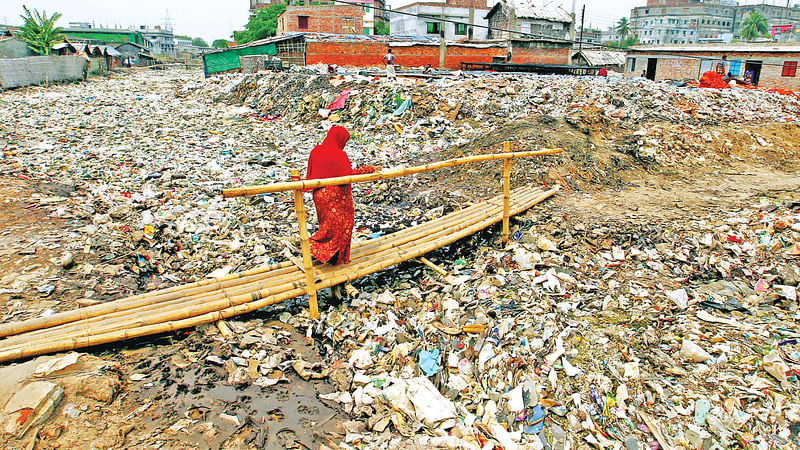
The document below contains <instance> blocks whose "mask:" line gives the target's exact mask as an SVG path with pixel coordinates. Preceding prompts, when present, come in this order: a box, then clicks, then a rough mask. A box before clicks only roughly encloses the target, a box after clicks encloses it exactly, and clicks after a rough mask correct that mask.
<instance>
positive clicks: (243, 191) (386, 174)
mask: <svg viewBox="0 0 800 450" xmlns="http://www.w3.org/2000/svg"><path fill="white" fill-rule="evenodd" d="M561 152H563V150H562V149H560V148H554V149H548V150H535V151H529V152H516V153H495V154H491V155H476V156H467V157H464V158H457V159H449V160H446V161H439V162H435V163H430V164H425V165H422V166H415V167H405V168H399V169H390V170H382V171H380V172H373V173H368V174H364V175H349V176H344V177H335V178H320V179H315V180H298V181H290V182H283V183H273V184H267V185H263V186H247V187H241V188H232V189H223V190H222V197H223V198H231V197H242V196H248V195H259V194H268V193H272V192H285V191H294V190H297V189H317V188H321V187H325V186H336V185H340V184H352V183H364V182H368V181H377V180H388V179H390V178H397V177H402V176H406V175H413V174H415V173H423V172H430V171H432V170H437V169H443V168H445V167H453V166H458V165H463V164H470V163H474V162H482V161H497V160H500V159H508V158H524V157H529V156H543V155H555V154H557V153H561Z"/></svg>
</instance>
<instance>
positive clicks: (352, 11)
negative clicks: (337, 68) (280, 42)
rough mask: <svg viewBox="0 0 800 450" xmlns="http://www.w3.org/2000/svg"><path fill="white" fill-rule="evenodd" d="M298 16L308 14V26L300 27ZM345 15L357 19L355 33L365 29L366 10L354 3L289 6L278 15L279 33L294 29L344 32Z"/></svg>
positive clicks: (349, 32) (316, 31)
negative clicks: (343, 20)
mask: <svg viewBox="0 0 800 450" xmlns="http://www.w3.org/2000/svg"><path fill="white" fill-rule="evenodd" d="M298 16H308V28H303V29H301V28H299V26H298ZM345 17H349V18H353V19H355V27H354V28H355V33H352V32H351V31H348V32H347V33H348V34H361V31H362V29H363V18H364V10H363V8H362V7H360V6H353V5H332V6H331V5H317V6H289V7H287V8H286V11H284V12H283V13H281V15H280V16H278V34H283V33H289V32H294V31H300V32H309V33H311V32H315V33H334V34H341V33H344V31H343V28H342V25H343V22H342V19H344V18H345Z"/></svg>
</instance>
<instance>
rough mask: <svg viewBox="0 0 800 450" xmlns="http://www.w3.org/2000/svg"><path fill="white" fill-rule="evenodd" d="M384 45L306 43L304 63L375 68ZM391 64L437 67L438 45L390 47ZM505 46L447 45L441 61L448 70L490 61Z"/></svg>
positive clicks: (386, 48)
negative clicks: (467, 63)
mask: <svg viewBox="0 0 800 450" xmlns="http://www.w3.org/2000/svg"><path fill="white" fill-rule="evenodd" d="M388 48H389V47H388V45H387V44H386V43H383V42H307V43H306V64H317V63H323V64H337V65H340V66H357V67H376V66H381V65H383V62H382V61H381V58H382V57H383V55H385V54H386V52H387V50H388ZM392 53H394V55H395V63H396V64H397V65H399V66H401V67H418V66H424V65H426V64H430V65H431V66H432V67H436V68H438V67H439V46H438V45H412V46H408V47H392ZM505 55H506V49H505V47H490V48H474V47H461V46H454V45H451V46H448V47H447V50H446V52H445V57H444V62H445V67H447V68H448V69H459V68H460V67H461V63H462V62H492V58H494V57H500V58H502V57H505Z"/></svg>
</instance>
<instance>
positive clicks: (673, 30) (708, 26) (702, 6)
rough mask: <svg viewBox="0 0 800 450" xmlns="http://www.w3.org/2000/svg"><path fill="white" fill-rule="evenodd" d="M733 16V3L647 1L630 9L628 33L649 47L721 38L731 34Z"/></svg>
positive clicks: (679, 0)
mask: <svg viewBox="0 0 800 450" xmlns="http://www.w3.org/2000/svg"><path fill="white" fill-rule="evenodd" d="M735 13H736V4H735V3H732V2H728V1H724V0H705V1H703V0H648V1H647V5H646V6H640V7H637V8H633V9H632V10H631V20H630V23H631V31H632V34H633V35H635V36H637V37H638V38H639V42H640V43H641V44H649V45H664V44H687V43H695V42H698V41H699V40H702V39H719V38H723V39H724V38H725V37H726V35H730V34H731V33H732V31H731V30H732V29H733V18H734V15H735ZM730 37H732V35H731V36H730ZM728 40H730V38H728Z"/></svg>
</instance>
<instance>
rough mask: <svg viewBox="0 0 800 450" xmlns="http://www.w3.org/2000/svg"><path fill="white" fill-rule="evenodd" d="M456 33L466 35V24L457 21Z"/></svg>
mask: <svg viewBox="0 0 800 450" xmlns="http://www.w3.org/2000/svg"><path fill="white" fill-rule="evenodd" d="M456 34H457V35H459V36H466V35H467V24H465V23H457V24H456Z"/></svg>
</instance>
